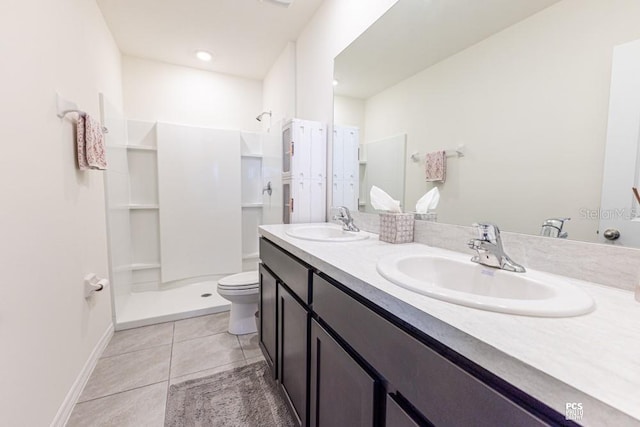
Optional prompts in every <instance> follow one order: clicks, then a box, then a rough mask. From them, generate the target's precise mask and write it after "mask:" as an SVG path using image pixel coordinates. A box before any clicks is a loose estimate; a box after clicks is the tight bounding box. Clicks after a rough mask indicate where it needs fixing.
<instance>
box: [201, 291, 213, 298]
mask: <svg viewBox="0 0 640 427" xmlns="http://www.w3.org/2000/svg"><path fill="white" fill-rule="evenodd" d="M200 296H201V297H202V298H207V297H210V296H211V294H210V293H208V292H207V293H206V294H202V295H200Z"/></svg>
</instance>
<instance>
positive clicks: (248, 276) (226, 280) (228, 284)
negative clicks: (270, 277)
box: [218, 271, 260, 289]
mask: <svg viewBox="0 0 640 427" xmlns="http://www.w3.org/2000/svg"><path fill="white" fill-rule="evenodd" d="M259 282H260V276H259V274H258V272H257V271H245V272H243V273H238V274H232V275H231V276H227V277H223V278H222V279H220V280H219V281H218V286H220V287H222V288H234V289H247V288H254V287H257V286H258V283H259Z"/></svg>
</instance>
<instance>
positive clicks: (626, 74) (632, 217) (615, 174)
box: [581, 40, 640, 247]
mask: <svg viewBox="0 0 640 427" xmlns="http://www.w3.org/2000/svg"><path fill="white" fill-rule="evenodd" d="M638 76H640V40H636V41H633V42H630V43H626V44H623V45H620V46H616V48H615V49H614V51H613V66H612V69H611V93H610V98H609V123H608V128H607V149H606V154H605V163H604V178H603V183H602V205H601V208H600V209H599V210H598V211H590V210H586V209H585V211H584V212H582V213H581V214H583V215H587V216H597V218H598V219H599V220H600V226H599V229H598V233H599V235H600V239H601V241H602V242H606V241H608V240H607V237H609V238H615V236H616V234H617V233H615V231H618V232H619V237H618V238H616V239H615V240H612V241H613V242H614V243H616V244H621V245H624V246H634V247H640V204H639V202H638V201H637V200H636V198H635V196H634V195H633V192H632V191H631V188H632V187H638V186H639V185H640V150H638V144H639V143H640V78H638ZM607 230H609V233H606V236H605V232H606V231H607Z"/></svg>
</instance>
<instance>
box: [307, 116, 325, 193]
mask: <svg viewBox="0 0 640 427" xmlns="http://www.w3.org/2000/svg"><path fill="white" fill-rule="evenodd" d="M309 127H310V129H311V153H310V156H309V157H310V160H311V167H310V170H309V172H310V176H309V179H321V180H324V179H325V178H326V177H327V132H326V130H327V129H326V126H325V125H323V124H322V123H317V122H312V123H311V124H310V126H309Z"/></svg>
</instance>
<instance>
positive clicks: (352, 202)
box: [343, 181, 358, 212]
mask: <svg viewBox="0 0 640 427" xmlns="http://www.w3.org/2000/svg"><path fill="white" fill-rule="evenodd" d="M343 189H344V190H343V199H344V206H346V207H348V208H349V210H351V211H352V212H355V211H357V210H358V182H357V181H344V184H343Z"/></svg>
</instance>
